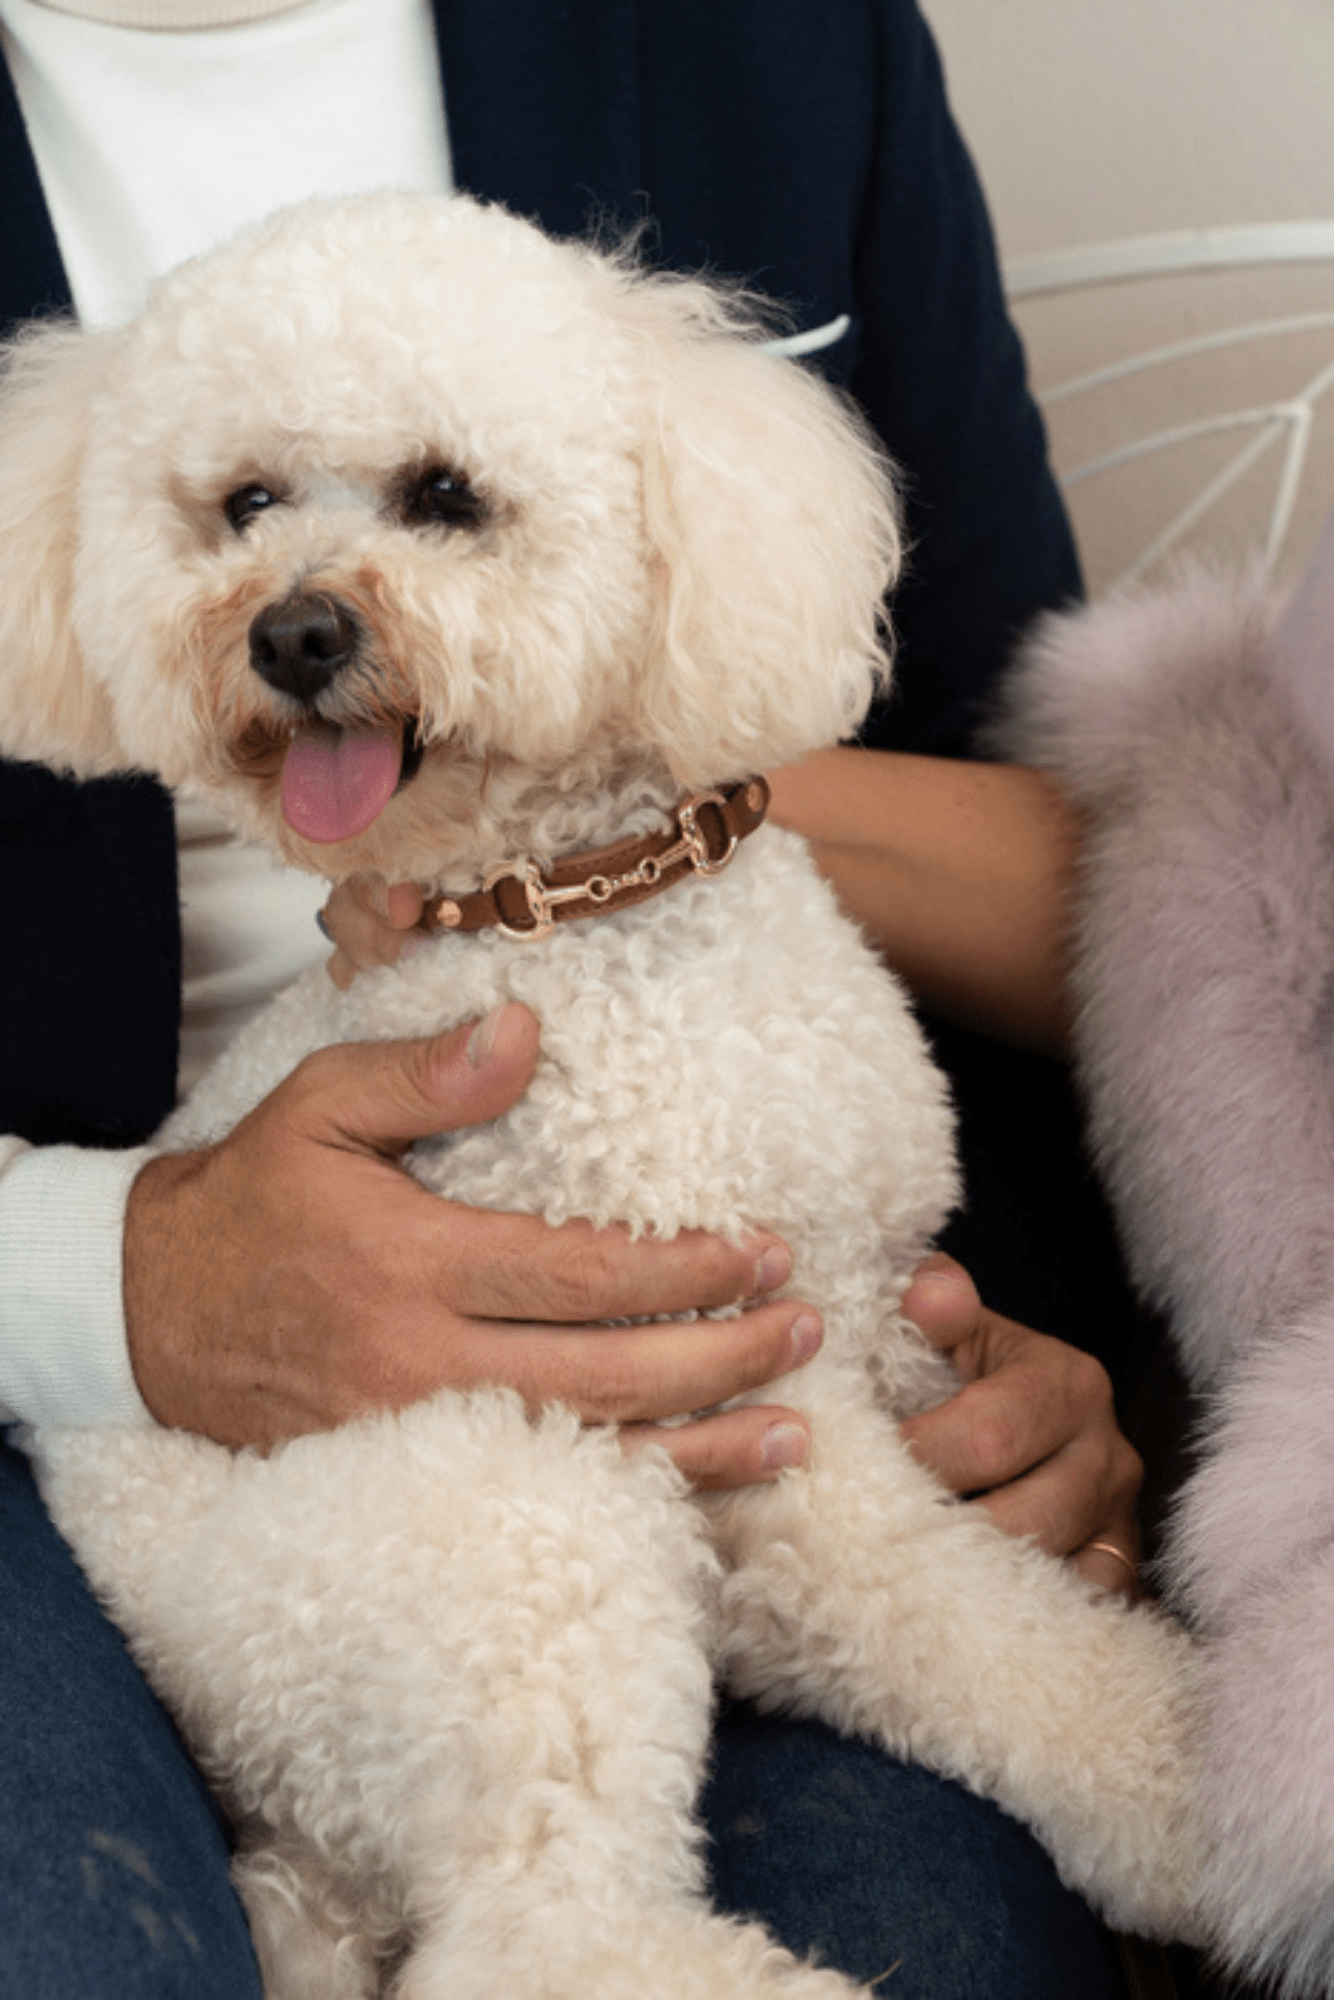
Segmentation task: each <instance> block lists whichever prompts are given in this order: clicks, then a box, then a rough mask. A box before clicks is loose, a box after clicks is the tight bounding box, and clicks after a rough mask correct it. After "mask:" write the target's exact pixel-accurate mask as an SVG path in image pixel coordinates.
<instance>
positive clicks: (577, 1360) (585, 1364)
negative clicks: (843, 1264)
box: [450, 1299, 823, 1424]
mask: <svg viewBox="0 0 1334 2000" xmlns="http://www.w3.org/2000/svg"><path fill="white" fill-rule="evenodd" d="M822 1338H823V1331H822V1328H821V1326H820V1321H819V1318H818V1316H817V1315H816V1314H815V1313H814V1312H813V1311H812V1310H811V1308H810V1307H809V1306H806V1305H804V1304H802V1302H801V1301H800V1300H797V1299H777V1300H773V1301H770V1302H769V1303H767V1304H764V1305H759V1306H754V1307H752V1308H751V1309H750V1310H749V1311H747V1312H744V1313H738V1314H736V1315H735V1316H733V1317H731V1318H727V1319H694V1320H658V1321H655V1322H652V1323H651V1324H648V1325H633V1326H623V1325H621V1326H524V1325H514V1324H510V1323H507V1322H496V1321H489V1320H471V1321H467V1322H465V1323H464V1324H463V1325H462V1327H460V1328H457V1329H455V1330H454V1331H453V1332H452V1333H451V1335H450V1342H451V1347H452V1364H453V1370H454V1373H455V1375H456V1377H462V1378H463V1379H466V1380H469V1381H474V1382H495V1381H500V1382H504V1383H505V1384H506V1385H507V1386H508V1387H510V1388H513V1389H516V1390H518V1392H519V1394H520V1395H521V1396H522V1397H523V1398H524V1401H525V1402H526V1403H528V1404H529V1405H530V1407H532V1408H534V1409H536V1408H540V1407H541V1406H542V1404H544V1403H549V1402H559V1403H564V1404H566V1405H567V1406H568V1407H569V1408H571V1409H574V1410H577V1411H578V1413H579V1415H580V1416H581V1417H582V1418H583V1419H584V1421H585V1422H586V1423H598V1424H602V1423H614V1424H627V1423H660V1422H663V1421H664V1420H667V1419H670V1418H676V1417H682V1416H688V1415H690V1414H691V1413H692V1412H694V1411H697V1410H707V1409H711V1408H712V1407H713V1406H714V1405H715V1404H719V1403H724V1402H729V1401H731V1400H732V1399H733V1398H734V1397H737V1396H742V1395H745V1394H747V1393H749V1392H750V1391H753V1390H755V1389H760V1388H763V1387H764V1386H765V1384H766V1383H769V1382H773V1381H776V1380H778V1379H779V1378H780V1377H782V1376H784V1375H787V1374H789V1373H791V1371H792V1370H793V1369H794V1368H800V1367H803V1366H804V1365H805V1363H806V1362H807V1361H809V1360H810V1358H811V1356H812V1355H813V1354H814V1353H816V1352H817V1350H818V1348H819V1346H820V1343H821V1340H822Z"/></svg>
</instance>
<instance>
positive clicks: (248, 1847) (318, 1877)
mask: <svg viewBox="0 0 1334 2000" xmlns="http://www.w3.org/2000/svg"><path fill="white" fill-rule="evenodd" d="M232 1880H233V1882H234V1883H235V1885H236V1891H237V1894H238V1895H239V1896H240V1898H241V1901H242V1903H243V1904H244V1905H245V1913H246V1918H247V1920H248V1922H249V1925H250V1936H251V1939H252V1941H253V1943H254V1947H255V1956H256V1957H257V1958H258V1960H259V1967H260V1976H261V1979H262V1981H263V1987H264V1996H265V2000H375V1996H376V1995H377V1994H378V1993H379V1992H380V1990H381V1971H382V1960H381V1957H380V1955H379V1954H378V1953H377V1952H376V1950H375V1948H374V1947H373V1945H372V1944H371V1942H370V1940H369V1939H368V1938H367V1937H366V1936H365V1934H364V1932H363V1931H362V1930H360V1928H359V1927H358V1922H357V1916H356V1912H355V1911H353V1910H351V1909H349V1908H348V1907H347V1905H346V1903H342V1904H341V1905H340V1902H339V1899H338V1897H337V1895H336V1892H335V1891H334V1887H333V1884H332V1882H331V1881H330V1878H329V1873H328V1870H327V1869H325V1868H323V1867H321V1866H318V1865H316V1864H314V1863H313V1862H312V1858H311V1856H310V1855H309V1854H308V1853H302V1852H300V1851H299V1850H298V1851H297V1852H296V1853H295V1854H293V1853H290V1852H288V1851H286V1850H285V1849H284V1848H283V1847H282V1846H281V1845H279V1844H277V1843H274V1842H273V1841H272V1839H271V1838H268V1839H266V1838H265V1836H264V1835H263V1834H260V1833H257V1834H256V1835H255V1836H254V1844H252V1843H251V1841H250V1840H247V1839H243V1840H242V1842H241V1846H240V1850H239V1852H238V1854H237V1857H236V1860H235V1861H234V1862H233V1864H232Z"/></svg>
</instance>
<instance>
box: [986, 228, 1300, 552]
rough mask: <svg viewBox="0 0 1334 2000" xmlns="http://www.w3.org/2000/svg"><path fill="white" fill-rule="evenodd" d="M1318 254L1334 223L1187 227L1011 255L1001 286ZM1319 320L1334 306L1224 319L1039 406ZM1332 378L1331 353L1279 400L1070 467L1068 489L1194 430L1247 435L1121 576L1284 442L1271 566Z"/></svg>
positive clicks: (1161, 548)
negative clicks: (1226, 323) (1241, 320)
mask: <svg viewBox="0 0 1334 2000" xmlns="http://www.w3.org/2000/svg"><path fill="white" fill-rule="evenodd" d="M1317 263H1318V264H1330V265H1334V222H1280V223H1267V224H1254V225H1241V226H1236V227H1229V228H1219V229H1199V230H1185V231H1178V232H1173V233H1164V234H1160V235H1155V236H1137V237H1128V238H1124V239H1122V240H1119V241H1114V242H1105V243H1095V244H1089V245H1082V246H1078V247H1075V248H1072V249H1067V250H1053V251H1049V252H1043V253H1041V254H1039V255H1036V256H1031V257H1022V258H1019V259H1017V260H1015V261H1014V262H1012V263H1011V264H1010V265H1009V266H1008V268H1007V270H1006V285H1007V290H1008V293H1009V297H1010V299H1011V301H1012V302H1014V303H1018V302H1020V301H1024V300H1030V299H1040V298H1046V297H1052V296H1056V295H1059V294H1062V293H1069V292H1074V291H1081V290H1086V289H1089V288H1091V287H1094V286H1099V285H1111V284H1119V283H1124V282H1127V281H1134V280H1139V279H1149V278H1156V277H1164V276H1174V275H1175V276H1179V275H1182V274H1194V273H1197V272H1206V271H1239V270H1247V269H1258V268H1261V267H1263V266H1267V265H1298V264H1317ZM1321 328H1334V310H1331V311H1328V312H1308V313H1300V314H1294V315H1290V316H1289V317H1287V318H1278V319H1265V320H1255V321H1251V322H1248V323H1245V324H1239V325H1236V326H1230V327H1226V328H1223V329H1220V330H1219V331H1217V332H1214V333H1207V334H1199V335H1196V336H1194V337H1192V338H1191V339H1188V340H1181V341H1174V342H1172V343H1171V344H1170V345H1167V346H1161V347H1155V348H1151V349H1148V350H1146V351H1145V352H1143V353H1141V354H1137V355H1132V356H1130V357H1128V358H1126V359H1124V360H1120V361H1116V362H1113V363H1111V364H1109V365H1108V366H1106V367H1103V368H1097V369H1092V370H1090V371H1088V372H1087V373H1084V374H1080V375H1076V376H1072V377H1070V378H1069V379H1068V380H1067V381H1064V382H1059V383H1057V384H1056V385H1055V386H1054V387H1052V388H1049V389H1045V390H1043V391H1041V392H1040V400H1041V402H1042V405H1043V407H1044V409H1051V408H1053V407H1055V406H1056V405H1057V404H1059V403H1061V402H1063V401H1067V400H1069V399H1071V398H1073V397H1076V396H1079V395H1084V394H1087V393H1089V392H1090V391H1092V390H1095V389H1101V388H1103V387H1105V386H1106V385H1107V384H1108V383H1111V382H1115V381H1119V380H1122V379H1125V378H1128V377H1130V376H1133V375H1139V374H1143V373H1144V372H1146V371H1147V370H1149V369H1152V368H1158V367H1161V366H1163V365H1165V364H1167V363H1169V362H1178V361H1181V360H1182V359H1186V358H1189V357H1191V356H1194V355H1202V354H1207V353H1211V352H1216V351H1218V350H1220V349H1224V348H1229V347H1240V346H1243V345H1245V344H1247V343H1251V342H1257V341H1262V340H1267V339H1272V338H1275V337H1278V336H1281V335H1285V334H1292V333H1306V332H1313V331H1318V330H1320V329H1321ZM1331 386H1334V361H1331V362H1328V363H1326V365H1325V366H1324V367H1322V368H1320V369H1319V370H1318V371H1317V372H1316V373H1315V374H1314V375H1313V376H1312V377H1311V378H1310V380H1309V381H1307V382H1305V383H1303V384H1302V386H1301V387H1300V388H1299V389H1297V391H1296V392H1295V393H1294V394H1293V395H1291V396H1288V397H1285V398H1283V400H1282V401H1279V402H1266V403H1260V404H1256V405H1253V406H1251V407H1248V408H1243V409H1238V410H1229V411H1225V412H1222V413H1221V414H1218V415H1215V416H1211V417H1205V418H1201V419H1199V420H1197V421H1195V422H1191V423H1186V424H1181V425H1177V426H1173V427H1171V428H1169V429H1166V430H1160V431H1155V432H1153V433H1152V434H1150V435H1148V436H1145V437H1141V438H1137V439H1134V440H1133V441H1131V442H1129V443H1126V444H1123V445H1120V446H1118V447H1117V448H1116V449H1115V450H1113V451H1109V452H1105V453H1103V454H1101V455H1100V456H1099V457H1097V458H1094V459H1090V460H1089V461H1088V462H1087V463H1085V464H1083V465H1079V466H1077V467H1075V468H1074V469H1073V470H1072V471H1070V472H1068V473H1066V474H1065V475H1064V476H1063V478H1062V482H1061V483H1062V485H1063V487H1065V488H1066V489H1067V490H1071V489H1073V488H1074V487H1076V486H1079V485H1081V484H1082V483H1083V482H1085V481H1086V480H1090V479H1094V478H1096V477H1097V476H1098V475H1099V474H1100V473H1104V472H1109V471H1111V470H1112V469H1113V468H1114V467H1117V466H1121V465H1126V464H1128V463H1130V462H1132V461H1134V460H1136V459H1141V458H1146V457H1148V456H1150V455H1151V454H1153V453H1155V452H1162V451H1168V450H1170V449H1172V448H1173V447H1174V446H1176V445H1181V444H1185V443H1188V442H1189V441H1191V440H1193V439H1195V438H1199V437H1206V436H1216V435H1224V434H1226V433H1228V432H1230V431H1238V432H1242V433H1245V434H1247V435H1246V441H1245V442H1244V443H1243V444H1242V446H1241V448H1240V450H1239V451H1237V453H1236V454H1235V455H1234V456H1233V457H1232V458H1231V459H1230V460H1229V462H1228V463H1227V465H1226V466H1224V468H1223V470H1222V471H1221V472H1219V473H1217V474H1216V475H1215V476H1214V477H1213V478H1212V479H1210V480H1209V481H1208V483H1207V484H1206V485H1205V486H1204V487H1203V488H1202V489H1201V490H1200V492H1199V493H1197V494H1196V495H1195V496H1194V498H1193V499H1192V500H1190V501H1189V502H1188V504H1187V505H1186V506H1185V507H1183V508H1182V509H1181V510H1180V511H1179V512H1178V513H1177V514H1176V516H1175V517H1174V518H1173V519H1172V520H1171V521H1170V522H1169V523H1168V525H1167V526H1166V527H1165V528H1164V529H1163V530H1162V531H1161V533H1159V534H1158V535H1156V536H1155V537H1154V538H1153V540H1152V541H1151V542H1150V543H1149V545H1148V546H1147V547H1146V548H1145V549H1143V550H1142V551H1141V553H1140V554H1139V555H1138V556H1137V557H1136V559H1135V561H1134V562H1133V564H1132V565H1131V566H1130V568H1129V569H1128V570H1127V571H1126V572H1125V574H1124V576H1123V577H1122V578H1121V579H1120V581H1121V582H1130V581H1133V580H1134V579H1135V578H1136V577H1138V576H1140V575H1142V574H1143V572H1144V571H1145V570H1147V569H1149V568H1150V567H1151V566H1152V564H1154V563H1155V562H1157V560H1158V559H1159V557H1161V556H1162V555H1164V554H1166V553H1167V551H1168V550H1170V549H1172V548H1174V547H1176V546H1177V545H1178V544H1179V543H1180V542H1181V541H1182V540H1183V539H1184V538H1185V537H1186V535H1188V534H1189V533H1190V531H1191V529H1192V528H1193V527H1194V526H1195V524H1196V523H1197V522H1198V521H1199V520H1200V519H1201V517H1202V516H1203V515H1205V514H1206V513H1207V512H1208V511H1209V509H1210V508H1211V507H1212V506H1213V505H1214V504H1215V502H1217V501H1218V500H1220V499H1221V498H1222V496H1223V495H1224V494H1225V493H1226V492H1228V491H1229V490H1230V488H1231V487H1233V486H1235V484H1236V483H1237V481H1238V480H1239V479H1241V478H1242V477H1243V475H1244V474H1245V473H1246V472H1247V471H1249V469H1250V467H1251V466H1252V465H1254V464H1255V462H1256V461H1257V459H1259V458H1261V457H1262V456H1263V455H1264V454H1265V453H1266V452H1268V451H1270V450H1272V449H1275V448H1278V447H1281V449H1282V463H1281V466H1280V472H1279V479H1278V485H1277V491H1276V494H1275V498H1274V503H1273V507H1272V509H1271V511H1270V518H1269V523H1268V529H1267V532H1266V537H1265V556H1266V560H1267V561H1268V562H1269V564H1270V565H1271V566H1272V565H1273V564H1274V563H1275V562H1276V561H1277V559H1278V557H1279V554H1280V552H1281V550H1282V548H1283V544H1284V540H1285V538H1286V536H1287V533H1288V529H1289V527H1290V526H1291V522H1292V516H1293V510H1294V508H1295V506H1296V501H1297V495H1298V492H1299V489H1300V486H1301V479H1302V473H1303V470H1304V469H1305V465H1306V460H1307V453H1308V449H1309V444H1310V437H1311V429H1312V425H1313V422H1314V419H1315V412H1316V407H1317V405H1318V404H1319V402H1320V400H1321V398H1322V397H1323V396H1324V395H1325V393H1326V391H1327V390H1328V389H1329V388H1330V387H1331Z"/></svg>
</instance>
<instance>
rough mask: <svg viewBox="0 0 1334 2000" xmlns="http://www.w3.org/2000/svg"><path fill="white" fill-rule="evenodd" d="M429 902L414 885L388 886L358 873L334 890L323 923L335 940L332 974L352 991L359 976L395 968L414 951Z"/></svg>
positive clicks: (379, 878) (337, 982)
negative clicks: (379, 968)
mask: <svg viewBox="0 0 1334 2000" xmlns="http://www.w3.org/2000/svg"><path fill="white" fill-rule="evenodd" d="M425 901H426V898H425V897H424V896H423V894H422V892H421V890H420V889H419V888H418V887H417V886H416V884H415V883H413V882H392V883H390V882H386V881H385V880H384V877H383V876H381V875H353V876H350V877H349V878H348V880H347V881H346V882H340V883H339V884H338V885H337V887H336V888H335V889H333V890H332V891H331V892H330V896H329V900H328V902H327V903H326V904H325V906H324V910H323V913H322V919H321V921H322V923H323V927H324V930H325V932H326V933H327V935H328V936H329V938H330V939H331V940H332V942H333V946H334V951H333V956H332V958H331V959H330V960H329V963H328V966H327V968H326V969H327V971H328V974H329V977H330V979H332V981H333V983H334V985H335V986H337V987H339V988H341V990H342V991H343V992H346V991H347V989H348V987H349V986H350V985H351V984H352V981H353V980H354V979H355V978H356V976H357V974H358V973H359V972H365V971H366V970H367V969H368V968H369V967H370V966H372V965H393V964H395V963H396V961H397V960H398V959H399V958H400V957H402V955H403V953H404V950H405V949H407V950H411V949H412V948H413V942H414V939H419V938H420V937H421V935H422V933H421V931H420V930H419V929H418V924H419V922H420V919H421V913H422V909H423V906H424V904H425Z"/></svg>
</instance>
